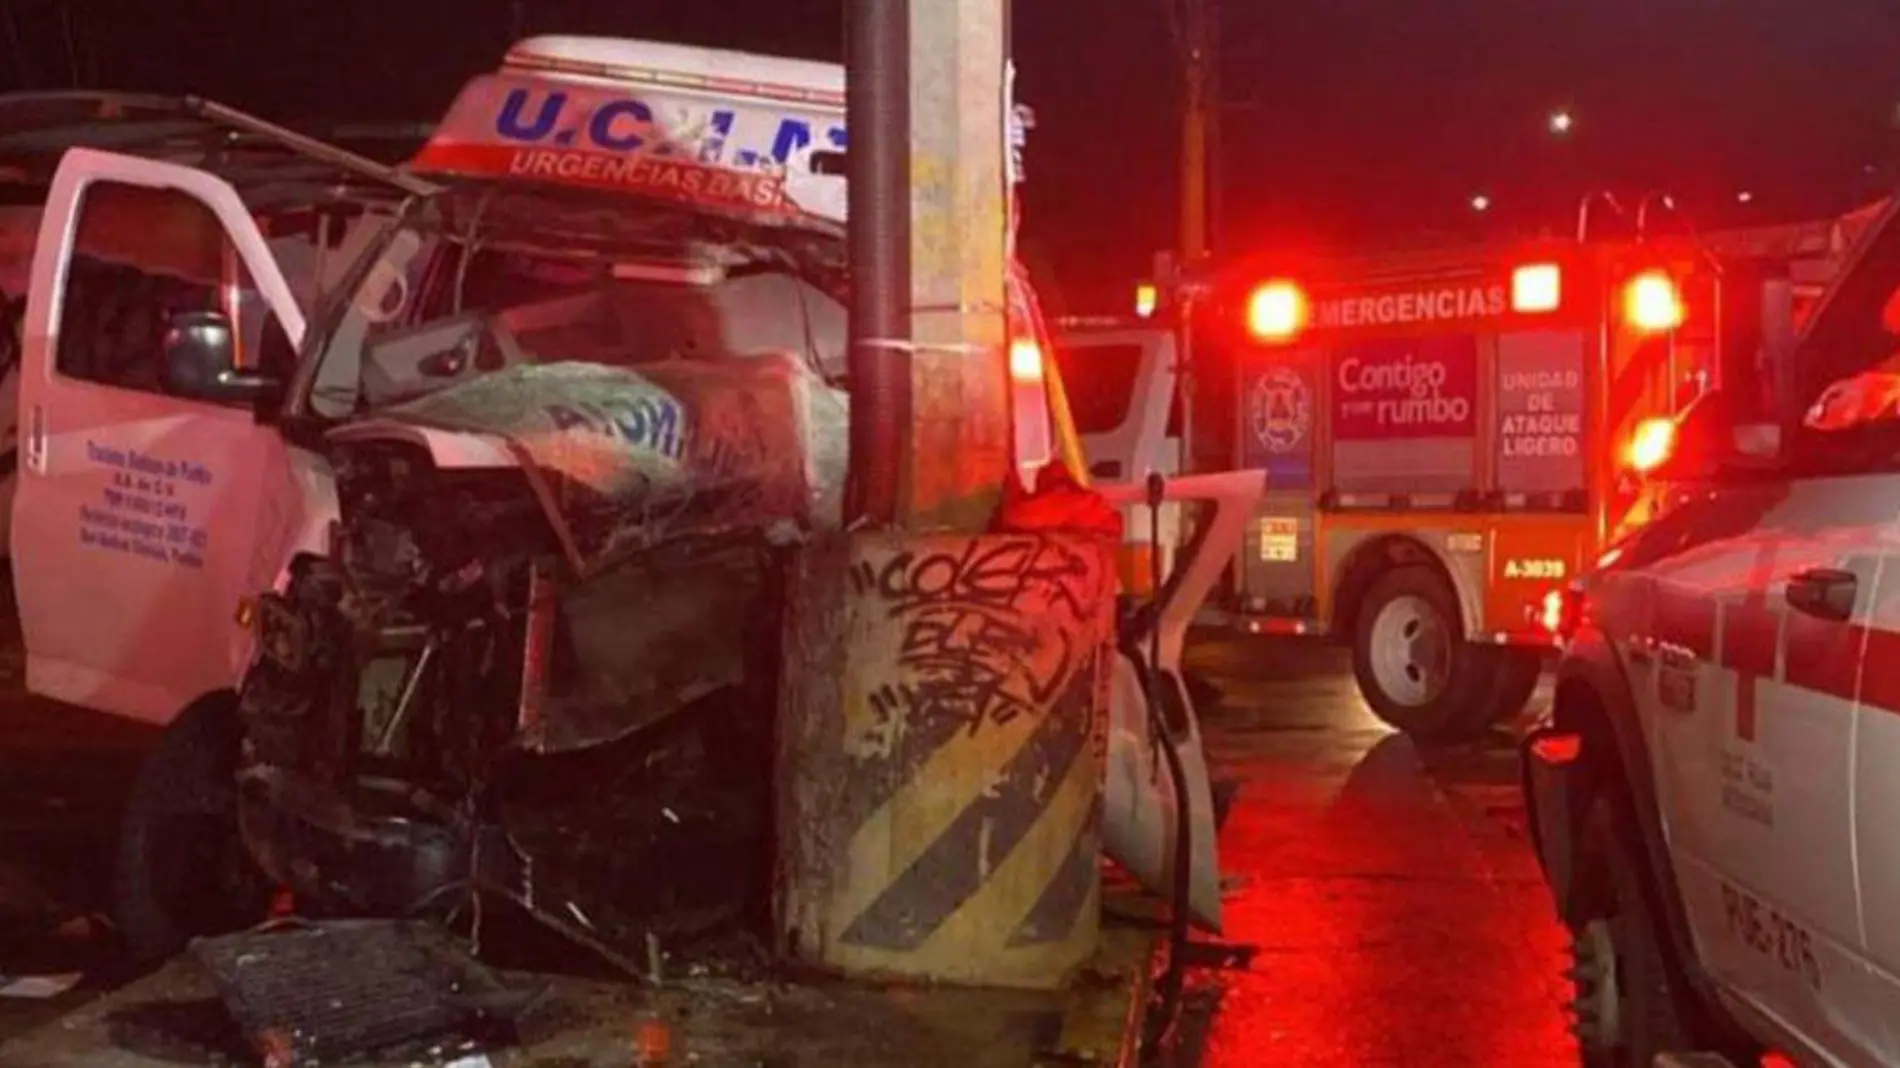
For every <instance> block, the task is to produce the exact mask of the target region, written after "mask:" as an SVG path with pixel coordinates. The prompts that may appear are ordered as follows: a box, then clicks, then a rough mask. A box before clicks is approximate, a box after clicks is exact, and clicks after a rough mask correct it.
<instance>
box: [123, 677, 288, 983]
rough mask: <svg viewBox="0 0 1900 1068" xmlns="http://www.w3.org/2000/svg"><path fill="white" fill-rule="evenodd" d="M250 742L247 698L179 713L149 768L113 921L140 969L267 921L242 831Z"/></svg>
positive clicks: (126, 837) (260, 881)
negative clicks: (243, 704)
mask: <svg viewBox="0 0 1900 1068" xmlns="http://www.w3.org/2000/svg"><path fill="white" fill-rule="evenodd" d="M242 738H243V729H242V725H241V724H240V722H239V720H238V708H237V698H236V696H235V695H232V694H228V693H227V694H214V695H212V696H210V697H206V698H204V699H202V700H200V701H198V702H197V703H195V704H193V705H191V706H190V707H188V708H186V709H185V710H184V711H183V712H181V713H179V715H178V718H177V719H175V720H173V721H172V723H171V726H169V727H167V728H166V729H165V733H164V735H163V736H162V737H161V738H160V739H159V742H158V746H157V748H155V749H154V750H153V751H152V752H151V754H150V755H149V756H147V757H146V758H145V763H144V765H143V766H142V767H140V768H139V772H138V776H137V778H135V779H134V780H133V782H132V792H131V796H130V798H129V799H128V800H127V801H126V806H125V814H124V818H123V820H122V821H121V823H120V825H119V852H118V870H117V871H116V872H115V873H114V876H113V887H112V897H113V913H114V919H115V920H116V922H117V923H118V925H119V933H120V934H121V936H122V937H123V938H124V940H125V948H126V951H127V952H128V954H129V955H130V956H131V958H132V960H133V963H135V964H137V965H140V966H145V965H151V964H156V963H158V962H159V961H162V960H164V959H165V958H166V957H169V956H171V955H173V954H175V953H177V952H178V951H179V950H182V949H183V948H185V945H186V944H187V943H188V942H189V941H190V940H191V939H193V938H195V937H198V936H200V935H211V934H224V933H228V932H230V931H235V930H240V929H242V928H244V927H247V926H250V925H251V924H254V923H257V922H259V921H261V920H262V919H263V918H264V916H265V914H266V912H267V911H268V909H269V887H268V884H267V883H266V882H265V880H264V878H263V875H262V874H261V873H260V872H259V871H258V870H257V869H256V867H255V866H254V865H253V864H252V863H251V860H250V857H249V855H248V854H247V853H246V852H245V849H244V843H243V841H242V840H241V839H240V838H239V837H238V826H237V783H236V775H237V763H238V749H239V745H240V743H241V741H242Z"/></svg>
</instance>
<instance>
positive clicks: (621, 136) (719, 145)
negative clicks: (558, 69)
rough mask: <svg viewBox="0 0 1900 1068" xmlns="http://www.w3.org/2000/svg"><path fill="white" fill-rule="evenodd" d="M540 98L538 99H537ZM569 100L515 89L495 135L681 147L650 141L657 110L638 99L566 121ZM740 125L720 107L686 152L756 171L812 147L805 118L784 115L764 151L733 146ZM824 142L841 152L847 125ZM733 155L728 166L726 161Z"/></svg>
mask: <svg viewBox="0 0 1900 1068" xmlns="http://www.w3.org/2000/svg"><path fill="white" fill-rule="evenodd" d="M537 98H538V99H537ZM569 105H570V100H569V96H568V94H567V93H566V92H563V91H560V90H541V89H527V88H520V89H511V90H509V91H508V95H507V96H506V97H504V98H503V99H502V104H501V108H500V110H499V111H497V112H496V115H495V133H496V134H497V135H498V136H499V137H500V138H501V139H502V140H504V141H515V142H522V143H527V144H537V143H552V144H555V145H558V146H560V147H563V148H567V147H573V146H574V145H575V142H576V141H583V142H584V144H583V146H582V147H587V148H596V149H602V150H605V151H608V152H633V151H637V150H641V149H645V150H647V151H651V152H654V153H657V154H665V155H670V154H672V153H673V152H675V151H678V150H679V148H683V147H686V146H673V145H669V144H667V143H665V142H664V141H654V140H651V139H652V136H653V125H654V121H653V111H652V109H651V108H650V107H649V106H648V105H647V104H646V102H645V101H642V100H639V99H637V98H634V97H623V98H620V99H617V100H610V101H608V102H607V103H604V104H602V105H600V106H599V107H597V108H595V109H594V112H593V114H592V115H589V116H587V118H586V120H585V121H584V122H582V121H576V122H571V123H564V122H563V119H564V118H565V117H566V113H567V112H569V111H571V110H572V108H571V107H570V106H569ZM736 125H737V113H736V111H735V110H734V109H731V108H717V109H714V110H712V111H711V112H709V113H707V116H706V123H705V126H704V132H703V133H702V134H700V135H699V137H698V138H697V139H696V140H697V141H698V144H697V145H695V146H693V147H691V148H690V149H688V150H689V151H691V152H692V153H693V154H694V155H695V156H696V157H697V158H698V160H699V162H701V163H705V164H709V165H713V166H724V165H729V166H734V167H741V168H745V169H755V168H762V167H767V166H771V167H773V168H777V167H782V166H784V165H786V164H787V163H789V162H790V161H791V159H792V157H793V156H794V155H796V154H798V153H799V152H800V151H801V150H803V149H805V148H808V147H810V146H811V144H812V140H813V137H812V134H813V130H812V124H811V123H810V122H808V121H807V120H804V119H798V118H791V117H786V118H782V119H780V120H779V122H778V127H777V130H776V131H775V132H774V134H773V137H772V142H771V147H770V149H769V150H768V151H766V152H765V153H761V152H760V148H761V147H763V146H754V147H749V148H747V147H740V146H736V145H733V144H732V141H731V138H732V134H733V128H734V127H735V126H736ZM824 141H825V143H826V144H827V145H828V146H830V147H831V148H832V149H833V150H838V151H842V150H843V149H844V148H845V147H846V142H847V138H846V135H845V129H844V127H843V126H831V127H827V128H825V130H824ZM728 156H730V163H728V162H727V161H728Z"/></svg>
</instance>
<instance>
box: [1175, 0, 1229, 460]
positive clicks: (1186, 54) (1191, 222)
mask: <svg viewBox="0 0 1900 1068" xmlns="http://www.w3.org/2000/svg"><path fill="white" fill-rule="evenodd" d="M1167 2H1168V3H1170V4H1174V3H1176V2H1177V0H1167ZM1178 2H1179V3H1180V4H1181V9H1180V10H1179V11H1178V12H1177V11H1176V9H1174V8H1172V7H1171V8H1170V9H1169V16H1170V22H1171V29H1172V30H1173V31H1174V38H1175V44H1176V46H1177V51H1178V53H1179V55H1180V57H1181V67H1182V70H1181V233H1180V247H1179V249H1178V252H1177V255H1176V257H1175V264H1174V269H1175V275H1176V277H1175V283H1174V285H1173V286H1172V287H1171V289H1172V291H1173V293H1174V304H1175V321H1176V322H1177V323H1178V324H1179V325H1180V330H1179V333H1178V334H1177V335H1176V338H1175V344H1176V346H1177V351H1176V355H1175V381H1176V383H1177V384H1176V387H1175V388H1176V389H1177V390H1178V392H1179V394H1180V403H1181V445H1180V448H1181V455H1180V457H1179V460H1178V463H1179V465H1180V467H1179V469H1180V470H1181V471H1182V472H1183V473H1187V472H1190V471H1192V470H1194V445H1193V442H1194V435H1193V426H1194V394H1195V388H1194V386H1195V382H1194V378H1195V373H1196V366H1195V359H1194V304H1195V300H1196V297H1197V296H1198V293H1197V290H1198V288H1199V284H1198V282H1197V279H1199V278H1200V277H1201V276H1202V275H1203V274H1204V270H1205V266H1206V262H1207V258H1208V251H1209V249H1208V234H1207V231H1208V200H1209V197H1208V187H1209V171H1210V169H1211V168H1210V167H1209V166H1208V162H1209V159H1210V156H1211V152H1210V148H1211V146H1212V145H1213V143H1214V142H1215V140H1216V136H1217V133H1216V131H1215V129H1214V126H1215V123H1216V116H1217V113H1218V109H1217V104H1216V102H1217V100H1218V95H1217V94H1218V78H1217V76H1216V75H1217V71H1218V64H1217V63H1216V62H1215V56H1214V33H1213V23H1214V16H1213V12H1212V10H1211V8H1212V5H1213V0H1178Z"/></svg>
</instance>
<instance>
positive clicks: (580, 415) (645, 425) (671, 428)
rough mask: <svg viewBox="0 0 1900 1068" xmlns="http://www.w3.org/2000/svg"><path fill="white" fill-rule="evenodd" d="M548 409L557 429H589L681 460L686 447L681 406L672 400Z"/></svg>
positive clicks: (635, 401) (589, 404)
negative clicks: (682, 431)
mask: <svg viewBox="0 0 1900 1068" xmlns="http://www.w3.org/2000/svg"><path fill="white" fill-rule="evenodd" d="M546 412H547V416H548V419H549V421H551V422H552V423H553V424H554V427H555V429H556V430H562V431H566V430H577V429H578V430H585V431H587V432H588V433H591V434H598V435H600V436H601V437H605V438H613V439H615V440H617V441H621V442H624V443H625V444H627V445H629V446H632V447H633V448H636V449H647V450H651V451H653V452H657V453H659V454H660V455H662V456H666V457H669V458H672V459H678V458H679V456H680V453H681V451H682V449H683V444H684V441H683V436H682V435H681V433H680V416H681V413H680V406H679V405H678V404H677V403H676V402H674V401H672V400H666V399H654V398H647V397H642V398H639V399H637V400H630V401H624V402H618V403H616V402H609V401H582V402H576V403H574V404H572V405H566V404H550V405H548V406H547V408H546Z"/></svg>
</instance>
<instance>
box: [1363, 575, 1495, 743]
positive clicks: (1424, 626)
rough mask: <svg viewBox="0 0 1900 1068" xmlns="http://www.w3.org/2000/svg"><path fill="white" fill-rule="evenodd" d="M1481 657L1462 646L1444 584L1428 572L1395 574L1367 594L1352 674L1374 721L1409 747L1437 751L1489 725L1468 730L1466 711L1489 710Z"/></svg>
mask: <svg viewBox="0 0 1900 1068" xmlns="http://www.w3.org/2000/svg"><path fill="white" fill-rule="evenodd" d="M1486 652H1487V651H1486V650H1484V649H1482V648H1480V647H1477V646H1473V645H1470V644H1468V643H1466V641H1465V636H1464V625H1463V623H1462V622H1461V621H1460V619H1459V612H1458V598H1457V596H1456V595H1455V594H1454V593H1453V592H1452V589H1451V584H1450V583H1448V582H1446V581H1445V579H1444V578H1443V577H1442V576H1441V575H1439V573H1438V572H1437V571H1435V570H1433V569H1431V568H1429V567H1420V566H1416V565H1414V566H1407V567H1398V568H1393V569H1392V570H1390V571H1388V572H1386V573H1385V574H1383V575H1381V576H1379V578H1378V579H1377V580H1375V581H1374V582H1373V584H1372V588H1371V589H1370V590H1369V591H1367V593H1366V599H1365V601H1364V603H1363V604H1362V605H1361V607H1360V610H1359V618H1358V626H1357V627H1356V628H1355V633H1354V635H1353V649H1352V670H1353V675H1354V677H1355V678H1356V679H1357V680H1358V682H1359V692H1360V693H1361V694H1362V695H1364V697H1365V699H1366V703H1367V704H1369V705H1371V706H1372V711H1373V713H1374V714H1375V715H1377V716H1378V717H1379V718H1380V719H1382V720H1384V721H1385V722H1387V723H1389V724H1391V725H1392V726H1393V727H1395V728H1397V729H1399V730H1401V731H1403V732H1405V733H1406V734H1407V735H1409V736H1411V737H1412V738H1413V739H1414V740H1416V741H1419V742H1425V743H1430V744H1442V743H1447V742H1455V741H1462V740H1464V739H1466V738H1469V737H1471V736H1472V735H1474V734H1477V733H1480V732H1482V731H1483V730H1484V728H1485V726H1488V723H1487V724H1485V725H1474V724H1473V722H1472V720H1473V719H1474V718H1475V717H1474V716H1473V714H1472V711H1471V706H1472V704H1473V703H1485V704H1489V702H1486V701H1484V699H1485V698H1487V697H1489V696H1490V686H1491V682H1492V680H1491V679H1490V677H1489V675H1488V673H1487V672H1486V670H1485V669H1486V667H1487V665H1486V663H1485V661H1486V660H1487V657H1486V655H1485V654H1486Z"/></svg>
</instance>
